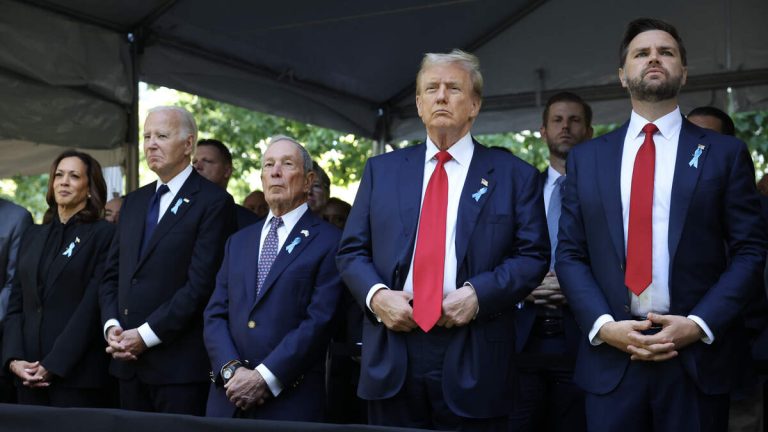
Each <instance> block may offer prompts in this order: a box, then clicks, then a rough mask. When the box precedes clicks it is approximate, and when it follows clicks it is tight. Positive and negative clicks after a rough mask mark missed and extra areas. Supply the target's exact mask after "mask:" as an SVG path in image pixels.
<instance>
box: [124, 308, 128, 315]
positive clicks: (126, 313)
mask: <svg viewBox="0 0 768 432" xmlns="http://www.w3.org/2000/svg"><path fill="white" fill-rule="evenodd" d="M123 315H126V316H128V309H127V308H126V309H125V310H123Z"/></svg>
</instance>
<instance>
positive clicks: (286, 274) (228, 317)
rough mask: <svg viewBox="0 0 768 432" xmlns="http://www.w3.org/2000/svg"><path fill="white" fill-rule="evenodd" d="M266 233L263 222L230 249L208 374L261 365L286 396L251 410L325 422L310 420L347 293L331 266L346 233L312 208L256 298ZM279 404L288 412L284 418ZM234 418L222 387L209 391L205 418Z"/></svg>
mask: <svg viewBox="0 0 768 432" xmlns="http://www.w3.org/2000/svg"><path fill="white" fill-rule="evenodd" d="M263 226H264V220H262V221H260V222H258V223H256V224H254V225H251V226H249V227H247V228H245V229H243V230H241V231H239V232H237V233H236V234H235V235H233V236H232V237H231V238H230V239H229V241H228V242H227V246H226V252H225V256H224V262H223V264H222V265H221V270H219V273H218V275H217V277H216V289H215V291H214V293H213V296H212V297H211V300H210V302H209V303H208V306H207V307H206V309H205V333H204V334H205V345H206V348H207V349H208V354H209V356H210V359H211V367H212V369H213V372H214V373H218V372H219V371H220V370H221V368H222V367H223V366H224V365H225V364H226V363H227V362H229V361H231V360H240V361H245V360H247V361H248V362H249V363H250V364H251V366H253V367H255V366H257V365H259V364H260V363H264V365H265V366H266V367H267V368H268V369H269V370H270V372H272V373H273V374H274V375H275V376H276V377H277V379H278V380H280V382H281V383H282V385H283V391H282V392H281V393H280V394H279V395H278V396H277V398H276V399H270V400H267V402H266V403H265V404H264V405H262V406H260V407H256V408H254V409H255V410H257V411H265V410H270V411H272V412H271V413H270V414H271V415H272V416H273V418H275V419H285V418H291V419H293V420H320V419H319V418H308V417H307V416H310V413H317V412H320V413H322V411H323V409H324V401H325V398H324V395H325V390H324V386H323V377H324V371H325V368H324V367H323V365H324V358H325V352H326V348H327V345H328V342H329V341H330V338H331V334H332V329H331V321H332V318H333V315H334V313H335V311H336V306H337V304H338V302H339V297H340V295H341V291H342V289H343V287H342V284H341V278H340V277H339V272H338V270H337V269H336V266H335V264H334V257H335V256H336V251H337V250H338V245H339V237H340V236H341V232H340V231H339V230H338V228H336V227H334V226H333V225H331V224H329V223H327V222H325V221H323V220H322V219H320V218H319V217H317V216H315V215H314V214H313V213H312V211H311V210H309V209H307V211H306V212H305V213H304V215H303V216H302V217H301V219H299V221H298V223H297V224H296V226H295V227H294V228H293V230H292V231H291V232H290V233H289V234H288V238H287V240H286V241H285V244H284V245H283V247H282V249H281V250H280V251H279V253H278V255H277V258H276V259H275V262H274V263H273V264H272V268H271V269H270V271H269V274H268V275H267V278H266V280H265V281H264V285H263V286H262V288H261V294H260V295H259V296H258V298H257V297H256V277H257V269H258V261H259V243H260V237H261V230H262V228H263ZM296 238H299V239H300V242H299V244H298V245H296V246H295V247H294V248H293V249H292V250H291V252H288V250H287V249H286V247H287V246H288V245H290V244H291V243H293V241H294V239H296ZM249 322H253V323H254V324H255V325H253V324H252V325H250V326H249ZM283 401H286V402H283ZM276 404H282V405H283V406H281V407H280V408H279V411H280V412H277V411H278V408H276V407H274V405H276ZM234 413H235V405H234V404H232V403H231V402H230V401H229V400H228V399H227V397H226V394H225V392H224V388H223V387H215V388H212V390H211V393H210V396H209V399H208V409H207V415H209V416H217V417H232V416H233V414H234ZM266 417H270V416H266Z"/></svg>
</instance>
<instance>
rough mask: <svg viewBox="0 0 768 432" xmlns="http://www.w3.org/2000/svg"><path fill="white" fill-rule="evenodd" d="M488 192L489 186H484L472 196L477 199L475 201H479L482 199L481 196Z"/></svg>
mask: <svg viewBox="0 0 768 432" xmlns="http://www.w3.org/2000/svg"><path fill="white" fill-rule="evenodd" d="M486 192H488V187H486V186H483V187H481V188H480V189H478V190H477V192H475V193H473V194H472V198H474V199H475V202H478V201H480V197H482V196H483V194H485V193H486Z"/></svg>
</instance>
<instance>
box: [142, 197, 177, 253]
mask: <svg viewBox="0 0 768 432" xmlns="http://www.w3.org/2000/svg"><path fill="white" fill-rule="evenodd" d="M167 192H170V189H168V185H165V184H163V185H160V187H159V188H157V192H155V195H153V196H152V201H151V202H150V204H149V211H147V219H146V221H145V222H144V238H143V239H142V241H141V254H142V255H143V254H144V249H146V247H147V245H148V244H149V239H151V238H152V233H153V232H155V227H157V220H158V219H159V217H160V198H162V197H163V195H165V194H166V193H167Z"/></svg>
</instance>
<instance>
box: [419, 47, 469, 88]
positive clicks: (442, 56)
mask: <svg viewBox="0 0 768 432" xmlns="http://www.w3.org/2000/svg"><path fill="white" fill-rule="evenodd" d="M444 64H458V65H459V66H461V67H463V68H464V70H466V71H467V72H468V73H469V78H470V79H471V80H472V90H473V91H474V92H475V95H477V97H478V98H482V97H483V75H482V74H481V73H480V60H479V59H478V58H477V57H475V56H474V55H473V54H470V53H468V52H466V51H462V50H460V49H454V50H453V51H451V52H449V53H447V54H446V53H426V54H424V58H423V59H422V60H421V68H420V69H419V73H418V75H416V94H419V93H420V92H421V74H422V73H424V71H425V70H426V69H427V68H429V67H431V66H435V65H444Z"/></svg>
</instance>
